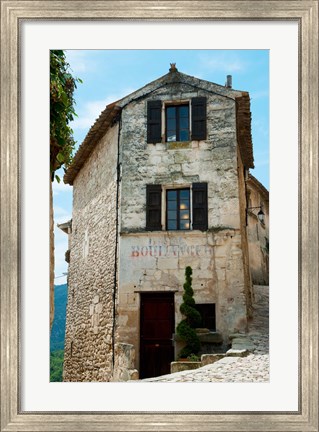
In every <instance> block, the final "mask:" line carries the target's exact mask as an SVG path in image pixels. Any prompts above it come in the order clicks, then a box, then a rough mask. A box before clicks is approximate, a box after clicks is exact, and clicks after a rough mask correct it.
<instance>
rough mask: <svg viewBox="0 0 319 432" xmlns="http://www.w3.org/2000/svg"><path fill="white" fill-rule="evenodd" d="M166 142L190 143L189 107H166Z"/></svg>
mask: <svg viewBox="0 0 319 432" xmlns="http://www.w3.org/2000/svg"><path fill="white" fill-rule="evenodd" d="M166 141H167V142H171V141H189V106H188V104H187V105H176V106H167V107H166Z"/></svg>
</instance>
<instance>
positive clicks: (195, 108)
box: [192, 97, 207, 140]
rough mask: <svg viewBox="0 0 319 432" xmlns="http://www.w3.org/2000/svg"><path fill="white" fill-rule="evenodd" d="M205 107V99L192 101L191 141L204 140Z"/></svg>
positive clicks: (198, 98) (200, 98)
mask: <svg viewBox="0 0 319 432" xmlns="http://www.w3.org/2000/svg"><path fill="white" fill-rule="evenodd" d="M206 105H207V100H206V98H205V97H195V98H193V99H192V140H205V139H206Z"/></svg>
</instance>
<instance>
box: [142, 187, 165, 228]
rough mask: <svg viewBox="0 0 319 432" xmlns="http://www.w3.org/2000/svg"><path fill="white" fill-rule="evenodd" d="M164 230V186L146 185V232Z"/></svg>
mask: <svg viewBox="0 0 319 432" xmlns="http://www.w3.org/2000/svg"><path fill="white" fill-rule="evenodd" d="M161 229H162V186H161V185H146V230H147V231H160V230H161Z"/></svg>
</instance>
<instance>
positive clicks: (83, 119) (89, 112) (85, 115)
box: [70, 89, 133, 130]
mask: <svg viewBox="0 0 319 432" xmlns="http://www.w3.org/2000/svg"><path fill="white" fill-rule="evenodd" d="M132 91H133V90H132V89H123V90H122V91H121V92H119V93H117V94H113V95H109V96H108V97H107V98H105V99H101V100H95V101H87V102H85V103H84V104H83V105H82V106H78V108H77V114H78V117H76V118H75V119H74V121H73V122H72V123H70V126H71V128H72V129H73V130H76V129H89V128H90V127H91V126H92V125H93V123H94V122H95V120H96V119H97V118H98V117H99V115H100V114H101V112H102V111H103V110H104V109H105V107H106V106H107V105H109V104H110V103H112V102H116V101H117V100H119V99H122V98H123V97H124V96H127V95H128V94H130V93H132Z"/></svg>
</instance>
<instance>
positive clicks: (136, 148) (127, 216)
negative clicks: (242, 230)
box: [120, 84, 240, 232]
mask: <svg viewBox="0 0 319 432" xmlns="http://www.w3.org/2000/svg"><path fill="white" fill-rule="evenodd" d="M196 96H206V97H207V101H208V104H207V137H208V139H207V140H206V141H190V142H189V143H186V146H185V143H170V144H167V143H164V142H163V143H158V144H147V143H146V133H147V103H146V99H141V100H137V101H134V102H131V103H130V104H128V105H127V106H126V107H125V108H124V109H123V112H122V131H121V154H120V157H121V162H122V167H123V171H122V184H121V190H122V201H121V231H122V232H123V231H126V230H128V231H132V230H144V229H145V224H146V220H145V214H146V213H145V196H146V184H152V183H153V184H165V185H171V186H174V185H178V184H186V185H187V184H191V183H193V182H208V198H209V214H208V218H209V226H220V225H223V226H231V227H234V228H239V226H240V220H239V201H238V200H239V197H238V179H237V150H236V149H237V143H236V126H235V122H236V111H235V101H234V100H233V99H230V98H228V97H223V96H219V95H216V94H211V93H209V92H204V91H203V90H202V91H194V88H193V87H190V86H186V85H184V84H183V85H181V84H174V85H171V86H163V87H162V88H161V89H159V90H156V91H154V92H153V93H152V94H151V98H152V99H154V100H155V99H161V100H171V99H177V100H189V99H190V98H192V97H196ZM163 141H164V138H163Z"/></svg>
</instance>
